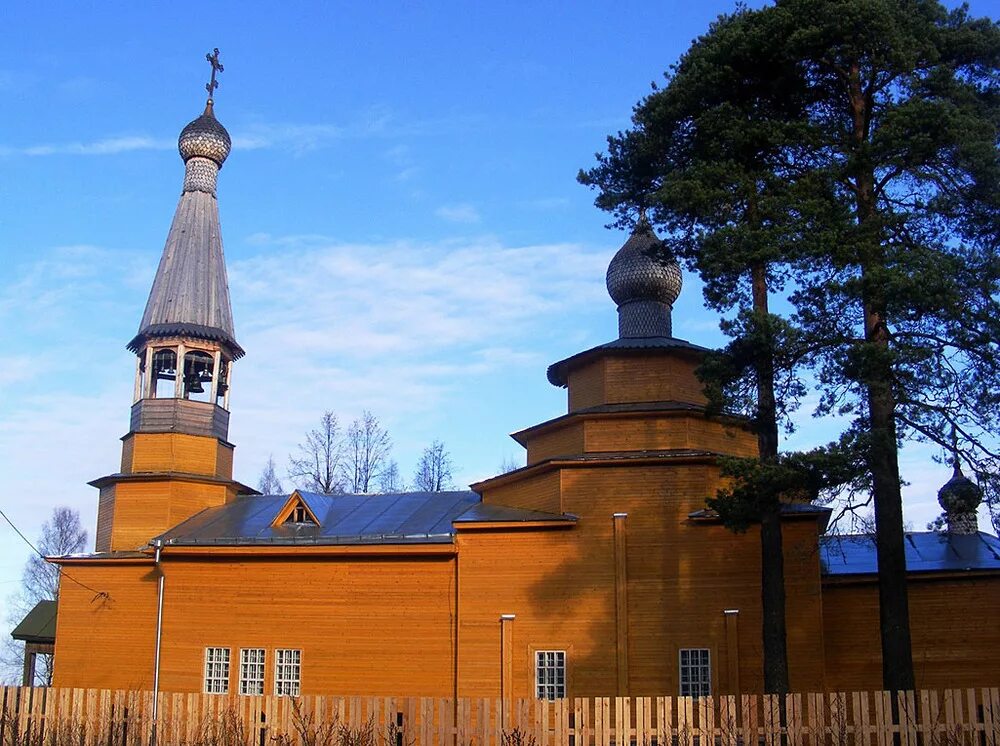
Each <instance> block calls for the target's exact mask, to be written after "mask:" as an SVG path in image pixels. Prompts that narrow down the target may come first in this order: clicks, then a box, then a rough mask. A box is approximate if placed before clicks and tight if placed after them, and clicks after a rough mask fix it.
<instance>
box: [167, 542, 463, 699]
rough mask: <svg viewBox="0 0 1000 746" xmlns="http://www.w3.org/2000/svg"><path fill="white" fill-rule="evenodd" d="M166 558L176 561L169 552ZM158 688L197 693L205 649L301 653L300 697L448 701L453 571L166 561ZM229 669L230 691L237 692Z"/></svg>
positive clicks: (311, 562)
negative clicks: (334, 695) (414, 697)
mask: <svg viewBox="0 0 1000 746" xmlns="http://www.w3.org/2000/svg"><path fill="white" fill-rule="evenodd" d="M168 551H169V550H168ZM164 571H165V573H166V601H165V605H164V630H163V635H164V636H163V645H164V650H165V651H166V652H165V654H164V659H163V668H162V677H163V687H164V688H165V689H169V690H171V691H200V690H201V688H202V685H203V684H202V675H203V665H204V664H203V661H204V655H205V648H206V647H207V646H221V647H230V648H231V649H232V656H233V661H234V662H235V661H238V659H239V649H240V648H241V647H257V648H265V649H266V650H267V653H266V656H267V660H266V671H265V682H266V684H267V686H268V687H269V688H270V687H273V681H274V650H275V649H278V648H292V649H300V650H301V651H302V693H303V694H329V693H343V694H362V695H393V694H400V693H404V692H405V693H407V694H412V695H426V696H448V695H450V694H451V693H452V691H453V686H454V626H455V625H454V614H455V589H454V560H453V559H452V558H450V557H447V556H443V557H442V556H435V557H430V558H419V559H407V558H404V557H397V558H381V557H372V556H368V557H358V558H353V557H352V558H346V557H334V556H319V557H317V556H313V557H311V558H304V557H303V558H296V557H286V558H282V559H237V558H233V557H229V558H226V559H225V560H223V561H216V560H214V559H210V558H206V559H197V560H194V559H190V560H189V559H183V560H178V559H169V557H168V558H167V560H166V561H165V562H164ZM237 670H238V666H236V665H233V666H232V672H231V681H230V688H231V691H232V690H233V689H234V688H235V687H236V686H238V675H237V673H236V672H237Z"/></svg>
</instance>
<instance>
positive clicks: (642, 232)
mask: <svg viewBox="0 0 1000 746" xmlns="http://www.w3.org/2000/svg"><path fill="white" fill-rule="evenodd" d="M607 284H608V294H609V295H610V296H611V299H612V300H613V301H614V302H615V303H616V304H617V305H618V333H619V336H620V337H669V336H671V320H670V312H671V310H672V308H673V304H674V301H675V300H677V296H678V295H680V292H681V284H682V280H681V268H680V266H678V264H677V260H676V259H674V256H673V254H672V253H671V252H670V250H669V249H668V248H667V245H666V244H665V243H664V242H663V241H661V240H660V239H659V238H657V236H656V233H655V232H654V231H653V228H652V226H650V224H649V221H648V220H647V219H646V217H645V216H643V217H642V218H640V220H639V222H638V223H637V224H636V227H635V230H633V231H632V235H631V236H629V238H628V240H627V241H626V242H625V245H624V246H622V247H621V248H620V249H619V250H618V253H617V254H615V256H614V258H613V259H612V260H611V264H609V265H608V275H607Z"/></svg>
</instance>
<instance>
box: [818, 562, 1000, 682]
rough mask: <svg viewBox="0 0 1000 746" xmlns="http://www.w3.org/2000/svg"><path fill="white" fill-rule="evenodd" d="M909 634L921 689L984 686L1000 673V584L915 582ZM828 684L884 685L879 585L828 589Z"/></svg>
mask: <svg viewBox="0 0 1000 746" xmlns="http://www.w3.org/2000/svg"><path fill="white" fill-rule="evenodd" d="M908 590H909V598H910V634H911V636H912V640H913V670H914V674H915V676H916V683H917V688H918V689H945V688H962V687H978V686H984V685H987V684H988V682H989V680H990V678H991V677H990V675H989V674H988V672H992V673H993V677H992V678H993V679H994V681H995V674H996V672H997V671H1000V625H998V624H997V621H996V620H997V619H1000V577H997V576H992V577H991V576H978V577H975V576H974V577H966V578H961V577H952V578H942V577H937V578H935V577H930V576H923V577H921V576H913V575H911V576H910V580H909V584H908ZM823 611H824V614H823V626H824V635H825V641H826V661H827V670H828V673H827V685H828V686H829V687H830V688H831V689H833V690H839V691H844V690H855V689H878V688H880V687H881V686H882V655H881V645H880V642H879V614H878V586H877V584H876V583H875V581H874V580H873V579H872V580H868V581H864V582H844V581H835V582H827V583H826V584H825V585H824V587H823Z"/></svg>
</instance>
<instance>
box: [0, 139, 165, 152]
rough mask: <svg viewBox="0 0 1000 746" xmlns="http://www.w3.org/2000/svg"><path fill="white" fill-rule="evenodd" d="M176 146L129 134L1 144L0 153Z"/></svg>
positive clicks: (118, 149) (96, 150)
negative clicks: (81, 140) (72, 140)
mask: <svg viewBox="0 0 1000 746" xmlns="http://www.w3.org/2000/svg"><path fill="white" fill-rule="evenodd" d="M176 147H177V143H176V142H175V141H173V140H164V139H159V138H154V137H146V136H141V135H130V136H122V137H107V138H104V139H101V140H94V141H92V142H71V143H61V144H42V145H29V146H27V147H22V148H16V147H9V146H3V147H0V153H3V154H7V155H26V156H49V155H118V154H120V153H131V152H134V151H136V150H170V149H171V148H176Z"/></svg>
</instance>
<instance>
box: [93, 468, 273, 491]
mask: <svg viewBox="0 0 1000 746" xmlns="http://www.w3.org/2000/svg"><path fill="white" fill-rule="evenodd" d="M163 481H175V482H193V483H195V484H221V485H226V486H233V487H236V493H237V494H239V495H259V494H260V492H258V491H257V490H255V489H254V488H253V487H250V486H248V485H245V484H243V483H242V482H237V481H235V480H233V479H223V478H222V477H213V476H211V475H208V474H192V473H190V472H182V471H144V472H135V473H132V474H122V473H121V472H119V473H117V474H108V475H107V476H103V477H98V478H97V479H95V480H93V481H92V482H87V484H88V485H90V486H91V487H96V488H97V489H101V488H102V487H107V486H108V485H110V484H119V483H121V482H163Z"/></svg>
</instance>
